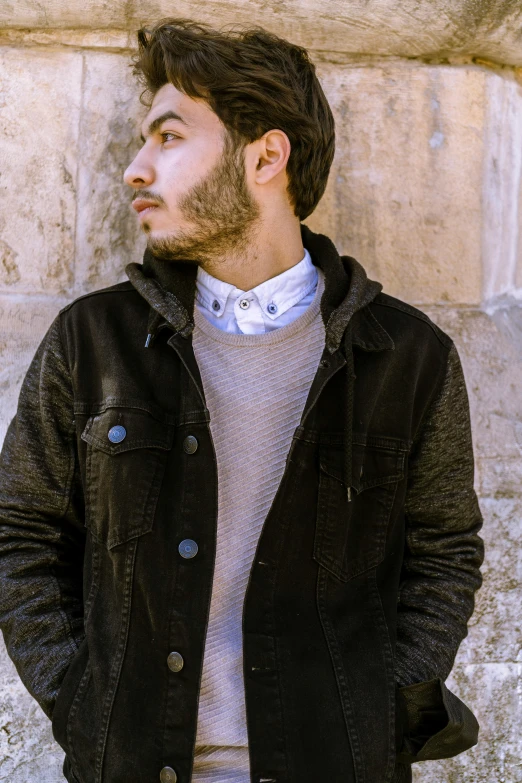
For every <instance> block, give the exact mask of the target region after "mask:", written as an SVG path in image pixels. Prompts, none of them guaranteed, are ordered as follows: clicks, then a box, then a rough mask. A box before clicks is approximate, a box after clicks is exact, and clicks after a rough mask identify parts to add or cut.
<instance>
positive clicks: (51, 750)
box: [0, 634, 65, 783]
mask: <svg viewBox="0 0 522 783" xmlns="http://www.w3.org/2000/svg"><path fill="white" fill-rule="evenodd" d="M0 693H1V694H2V698H1V699H0V781H5V782H6V783H28V781H32V780H37V781H38V782H39V783H63V781H64V780H65V778H64V776H63V774H62V764H63V758H64V753H63V750H62V749H61V747H60V746H59V745H58V744H57V743H56V742H55V741H54V738H53V735H52V732H51V723H50V721H49V719H48V718H47V716H46V715H45V713H44V712H43V711H42V710H41V709H40V706H39V705H38V703H37V702H36V701H35V700H34V699H33V698H32V696H31V695H30V694H29V692H28V691H27V690H26V689H25V688H24V686H23V685H22V683H21V681H20V678H19V676H18V673H17V671H16V669H15V667H14V664H13V662H12V661H11V659H10V658H9V656H8V655H7V651H6V649H5V645H4V642H3V639H2V635H1V634H0Z"/></svg>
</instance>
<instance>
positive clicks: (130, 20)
mask: <svg viewBox="0 0 522 783" xmlns="http://www.w3.org/2000/svg"><path fill="white" fill-rule="evenodd" d="M165 16H179V17H181V16H185V17H190V18H195V19H196V20H197V21H205V22H210V23H211V24H213V25H214V26H221V25H224V24H236V25H237V24H246V25H252V24H260V25H262V26H264V27H266V28H268V29H273V30H275V31H276V32H277V33H278V34H279V35H283V36H287V37H291V38H292V39H293V40H295V41H296V42H297V43H304V44H305V45H307V46H313V47H314V48H320V49H325V50H329V51H332V52H336V51H341V52H352V53H355V54H368V53H373V54H383V55H400V56H405V57H436V56H439V57H440V56H447V55H449V54H451V53H459V54H461V53H471V54H474V55H479V56H481V57H487V58H490V59H492V60H495V61H497V62H503V63H512V64H515V65H520V64H522V47H521V44H520V35H519V30H520V20H521V16H522V9H521V8H520V5H519V3H516V2H512V0H484V1H483V2H476V3H470V2H469V1H468V0H436V2H428V0H424V2H417V1H416V0H405V2H402V3H399V2H397V0H375V1H374V2H371V3H368V2H365V0H353V2H350V3H346V2H343V0H329V2H328V3H326V4H325V3H321V2H320V1H319V0H286V1H285V2H284V3H283V2H279V0H272V1H271V2H264V0H250V2H248V3H245V2H243V1H242V0H231V1H230V0H227V2H225V0H209V2H207V3H205V4H197V6H196V5H195V4H194V2H192V0H179V2H178V3H176V6H175V7H174V8H173V6H172V4H171V3H169V2H168V0H134V1H133V2H128V0H113V1H111V0H102V1H101V2H100V0H87V2H81V0H69V2H64V0H46V2H45V3H41V2H37V1H36V0H23V1H22V2H19V0H17V1H16V2H15V0H4V1H3V3H2V6H1V7H0V27H8V28H9V27H43V28H52V27H61V28H67V27H73V28H74V27H80V28H85V27H91V28H94V27H99V28H111V27H115V28H124V29H128V28H133V27H136V26H138V25H140V24H143V23H151V22H155V21H157V20H158V19H159V18H161V17H165Z"/></svg>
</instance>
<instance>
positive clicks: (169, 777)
mask: <svg viewBox="0 0 522 783" xmlns="http://www.w3.org/2000/svg"><path fill="white" fill-rule="evenodd" d="M177 779H178V776H177V775H176V773H175V771H174V770H173V769H172V767H163V769H162V770H161V772H160V781H161V783H176V781H177Z"/></svg>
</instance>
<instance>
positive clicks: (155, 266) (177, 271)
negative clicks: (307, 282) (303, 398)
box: [125, 223, 394, 354]
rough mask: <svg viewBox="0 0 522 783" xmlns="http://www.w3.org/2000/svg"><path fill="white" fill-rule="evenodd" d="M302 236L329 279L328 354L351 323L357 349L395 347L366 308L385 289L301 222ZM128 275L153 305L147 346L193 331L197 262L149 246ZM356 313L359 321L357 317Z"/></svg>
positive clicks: (324, 305) (325, 309) (325, 301)
mask: <svg viewBox="0 0 522 783" xmlns="http://www.w3.org/2000/svg"><path fill="white" fill-rule="evenodd" d="M301 237H302V241H303V246H304V247H305V248H306V249H307V250H308V252H309V253H310V257H311V259H312V261H313V263H314V264H315V265H316V266H318V267H319V268H320V269H321V270H322V271H323V273H324V275H325V289H324V292H323V295H322V298H321V316H322V318H323V322H324V325H325V332H326V350H327V351H328V352H329V353H330V354H332V353H334V351H336V350H337V349H338V348H339V346H340V344H341V340H342V338H343V335H344V333H345V330H346V327H347V326H348V324H349V323H350V322H351V333H352V342H353V344H354V345H358V346H359V347H360V348H362V349H363V350H370V351H379V350H386V349H392V348H393V347H394V344H393V340H392V339H391V337H390V335H389V334H388V333H387V332H386V330H385V329H384V327H383V326H382V325H381V324H380V323H379V321H378V320H377V318H376V317H375V315H374V314H373V313H372V312H371V311H370V310H369V308H367V305H368V304H370V302H372V301H373V300H374V299H375V297H376V296H377V295H378V294H379V293H380V292H381V290H382V285H381V284H380V283H377V282H375V281H373V280H369V279H368V277H367V275H366V272H365V270H364V268H363V267H362V266H361V264H359V263H358V262H357V261H356V260H355V259H354V258H352V257H351V256H340V255H339V253H338V252H337V249H336V247H335V245H334V244H333V242H332V241H331V239H329V238H328V237H327V236H325V235H324V234H316V233H315V232H313V231H312V230H311V229H310V228H308V226H306V225H305V224H304V223H301ZM125 271H126V273H127V276H128V278H129V280H130V282H131V283H132V285H133V286H134V287H135V288H136V290H137V291H138V292H139V293H140V294H141V295H142V296H143V297H144V299H146V300H147V302H148V303H149V304H150V306H151V311H150V316H149V322H148V332H147V335H144V338H145V342H146V344H147V346H149V345H151V344H152V342H153V340H154V337H155V335H156V333H157V331H158V330H159V329H161V328H162V327H163V326H166V325H168V326H170V327H172V329H173V330H174V331H175V332H179V333H180V334H181V335H182V336H183V337H188V336H189V335H190V334H191V333H192V331H193V329H194V300H195V296H196V276H197V264H193V263H190V262H179V261H167V260H165V259H162V258H158V257H157V256H155V255H154V254H153V253H151V252H150V250H149V249H148V248H146V249H145V253H144V256H143V264H137V263H135V262H132V263H130V264H127V266H126V267H125ZM356 314H359V315H358V317H357V318H353V317H354V316H355V315H356ZM352 319H353V320H352Z"/></svg>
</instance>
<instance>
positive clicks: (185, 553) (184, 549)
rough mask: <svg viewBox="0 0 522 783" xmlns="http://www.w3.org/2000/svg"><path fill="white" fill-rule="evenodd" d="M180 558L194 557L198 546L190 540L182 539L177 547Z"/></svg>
mask: <svg viewBox="0 0 522 783" xmlns="http://www.w3.org/2000/svg"><path fill="white" fill-rule="evenodd" d="M178 552H179V553H180V555H181V557H195V556H196V555H197V553H198V545H197V544H196V542H195V541H193V540H192V539H191V538H184V539H183V541H181V542H180V544H179V546H178Z"/></svg>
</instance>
